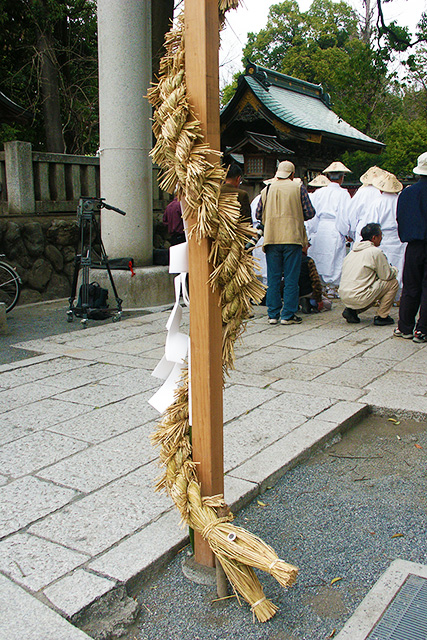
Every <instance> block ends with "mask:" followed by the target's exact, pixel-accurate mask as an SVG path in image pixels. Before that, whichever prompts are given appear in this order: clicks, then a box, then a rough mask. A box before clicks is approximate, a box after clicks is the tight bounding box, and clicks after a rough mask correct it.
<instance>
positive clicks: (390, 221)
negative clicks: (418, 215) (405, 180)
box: [361, 172, 406, 298]
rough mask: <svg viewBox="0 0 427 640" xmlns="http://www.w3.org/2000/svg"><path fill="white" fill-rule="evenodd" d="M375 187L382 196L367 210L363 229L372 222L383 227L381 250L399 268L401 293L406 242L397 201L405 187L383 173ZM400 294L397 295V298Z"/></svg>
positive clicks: (393, 177)
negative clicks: (399, 228)
mask: <svg viewBox="0 0 427 640" xmlns="http://www.w3.org/2000/svg"><path fill="white" fill-rule="evenodd" d="M373 186H374V187H375V188H376V189H378V190H379V192H380V195H379V197H378V198H376V199H375V200H374V201H373V202H372V203H371V205H370V206H369V207H368V208H367V209H366V211H365V214H364V217H363V218H362V220H361V223H362V227H363V226H365V225H366V224H369V223H371V222H375V223H377V224H379V225H380V226H381V230H382V234H383V236H382V241H381V249H382V251H383V253H384V254H385V255H386V257H387V260H388V261H389V263H390V264H391V265H393V266H394V267H397V270H398V275H397V279H398V282H399V292H400V290H401V289H402V273H403V265H404V262H405V250H406V242H401V241H400V238H399V235H398V232H397V220H396V210H397V200H398V197H399V193H400V192H401V191H402V189H403V185H402V183H401V182H399V180H398V179H397V178H396V176H395V175H393V174H392V173H387V172H383V175H382V176H378V177H376V178H374V179H373ZM398 297H399V293H398V294H397V298H398Z"/></svg>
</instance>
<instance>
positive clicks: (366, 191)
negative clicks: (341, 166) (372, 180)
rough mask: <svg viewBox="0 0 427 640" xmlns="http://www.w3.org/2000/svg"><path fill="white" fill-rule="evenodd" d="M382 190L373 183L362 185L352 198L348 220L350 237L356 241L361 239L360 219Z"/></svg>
mask: <svg viewBox="0 0 427 640" xmlns="http://www.w3.org/2000/svg"><path fill="white" fill-rule="evenodd" d="M379 195H380V192H379V191H378V189H377V188H376V187H374V186H373V185H371V184H368V185H366V186H362V187H360V188H359V189H358V190H357V191H356V193H355V194H354V196H353V197H352V199H351V203H350V208H349V210H348V222H349V225H350V237H351V238H353V240H354V241H355V242H359V241H360V240H361V237H360V230H361V229H362V227H361V226H360V221H361V220H362V219H364V217H365V212H366V209H367V208H368V207H370V206H371V204H372V202H373V201H374V200H376V198H378V196H379Z"/></svg>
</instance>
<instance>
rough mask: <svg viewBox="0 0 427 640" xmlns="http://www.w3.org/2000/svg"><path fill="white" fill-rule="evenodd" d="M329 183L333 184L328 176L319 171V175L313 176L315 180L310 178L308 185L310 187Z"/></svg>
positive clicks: (323, 185)
mask: <svg viewBox="0 0 427 640" xmlns="http://www.w3.org/2000/svg"><path fill="white" fill-rule="evenodd" d="M328 184H331V181H330V180H328V178H327V177H326V176H324V175H322V174H321V173H319V175H317V176H316V177H315V178H313V180H310V182H309V183H308V186H309V187H327V186H328Z"/></svg>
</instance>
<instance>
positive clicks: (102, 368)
mask: <svg viewBox="0 0 427 640" xmlns="http://www.w3.org/2000/svg"><path fill="white" fill-rule="evenodd" d="M341 310H342V306H340V303H339V302H337V303H334V305H333V310H332V311H330V312H325V313H321V314H318V315H313V316H310V317H304V320H303V323H302V324H301V325H290V326H286V327H284V326H280V325H279V326H273V327H272V326H270V325H268V323H267V319H266V313H265V308H263V307H259V308H255V318H254V319H253V320H252V321H250V323H249V324H248V328H247V331H246V332H245V334H244V335H243V337H242V339H241V340H240V341H239V343H238V345H237V347H236V352H237V361H236V369H235V370H234V371H232V372H230V375H229V376H228V377H227V381H226V387H225V391H224V422H225V426H224V441H225V447H224V460H225V478H224V483H225V498H226V500H227V502H228V503H229V504H230V505H231V506H232V508H234V509H239V508H240V507H241V506H243V505H244V504H246V503H247V502H248V501H250V500H251V499H252V498H253V497H254V496H256V495H257V494H259V493H261V492H263V490H264V489H265V487H266V486H267V485H269V484H271V483H273V482H274V481H275V479H277V478H278V477H280V475H282V474H283V473H284V472H285V470H286V469H287V468H289V467H290V466H292V465H294V464H296V463H297V461H298V460H299V459H302V458H303V457H306V456H308V455H310V452H311V451H312V450H313V449H314V448H316V447H318V446H321V445H322V443H325V442H327V441H328V440H330V439H331V438H333V437H334V436H336V435H338V434H339V432H340V431H342V430H343V429H345V428H348V427H349V426H350V425H351V424H353V422H354V421H355V420H358V419H359V418H360V416H361V415H363V413H364V412H366V411H367V410H368V406H374V407H375V408H376V409H377V410H379V411H384V412H388V413H393V414H398V413H399V412H406V413H409V414H410V415H415V416H417V417H419V418H420V419H421V418H423V417H425V414H426V413H427V382H426V378H425V358H426V354H427V351H426V350H425V345H417V344H415V343H413V342H412V341H408V340H397V339H396V338H393V337H392V334H391V329H390V328H388V327H374V326H373V325H372V318H373V315H374V312H372V314H371V315H369V312H368V313H367V314H363V316H362V318H363V319H362V322H361V323H360V325H349V324H347V323H345V322H344V321H343V319H342V318H341ZM392 313H393V314H394V315H396V313H397V310H393V312H392ZM168 317H169V314H168V313H165V312H164V311H156V312H154V313H151V314H148V315H144V316H141V317H133V318H131V319H128V320H123V321H122V322H121V323H116V324H104V325H102V326H99V327H97V326H96V324H91V326H90V327H89V328H87V329H86V330H84V331H83V330H82V331H81V332H80V331H73V332H71V333H64V334H62V335H59V336H58V335H57V336H53V337H52V338H46V339H44V340H33V341H30V342H26V343H25V345H24V344H23V345H22V346H23V347H24V348H25V349H26V350H27V351H30V350H33V351H34V352H36V353H37V354H38V355H35V356H34V357H32V358H29V359H27V360H23V361H21V362H15V363H12V364H10V365H1V366H0V573H1V574H3V575H0V590H1V585H2V584H3V585H5V584H6V585H12V588H13V589H17V590H18V591H17V592H16V593H21V592H20V591H19V589H20V587H18V586H17V585H22V586H24V587H25V588H26V589H28V590H29V591H30V592H31V593H32V594H33V596H29V595H28V594H26V593H25V597H26V598H31V599H32V600H34V602H35V603H36V605H37V606H41V607H42V608H44V610H46V611H48V612H49V609H48V608H47V607H46V604H40V603H39V602H37V600H36V598H39V599H40V600H41V601H42V602H44V603H46V602H50V603H51V604H52V606H54V607H56V608H57V609H59V610H61V611H62V612H63V614H64V615H66V616H73V615H75V614H77V613H78V612H79V611H80V610H81V609H82V608H84V607H86V606H88V605H89V604H91V602H93V601H94V600H95V599H97V598H99V597H103V595H104V594H109V593H110V592H113V591H114V590H115V589H118V588H119V587H120V585H123V584H126V583H127V582H129V583H130V584H134V583H135V581H137V580H140V579H142V578H146V577H147V576H149V575H150V574H151V573H152V572H153V571H155V570H156V568H158V567H159V566H160V565H161V563H164V562H166V561H167V560H168V559H169V558H170V557H171V554H173V553H174V552H176V550H177V549H178V548H180V547H181V546H182V545H184V544H186V542H187V539H188V538H187V531H186V530H185V529H181V528H179V526H178V520H179V518H178V516H177V514H176V513H175V512H174V511H173V510H172V505H171V501H170V499H169V498H168V497H167V496H165V495H163V494H158V493H155V492H154V490H153V487H154V484H155V481H156V478H158V477H159V475H160V473H161V472H160V469H159V467H158V465H157V456H158V452H157V451H156V450H155V449H153V448H152V447H151V444H150V441H149V436H150V434H151V433H152V432H153V431H154V430H155V428H156V423H157V422H158V419H159V416H158V414H157V412H156V411H155V410H154V409H153V408H152V407H151V406H150V405H149V404H148V400H149V398H150V397H151V395H153V393H154V392H155V391H156V390H157V389H158V388H159V386H160V385H161V381H159V380H158V379H156V378H154V377H153V376H152V375H151V372H152V371H153V369H154V367H155V366H156V365H157V364H158V361H159V359H160V356H161V354H162V353H163V347H164V343H165V338H166V330H165V325H166V322H167V319H168ZM186 325H188V311H187V310H186V309H184V313H183V323H182V326H181V330H184V326H186ZM15 346H16V345H15ZM4 576H6V577H4ZM1 580H3V581H4V580H6V583H4V582H3V583H1ZM12 581H13V582H12ZM14 583H16V584H15V586H14ZM18 599H19V598H18V596H17V600H16V601H17V602H18ZM49 613H52V614H53V612H49ZM53 615H54V616H56V615H57V614H53ZM64 623H65V621H64ZM0 624H1V622H0ZM41 627H43V625H42V623H41ZM71 629H72V630H73V631H74V628H71ZM76 632H77V633H79V634H80V632H78V631H77V630H76ZM10 637H11V638H12V640H14V636H13V635H11V636H10ZM16 637H20V640H21V637H22V635H21V636H16ZM49 637H50V636H49V635H43V634H42V635H41V636H40V638H43V640H48V639H49ZM52 637H53V636H52ZM76 637H86V636H85V635H84V634H83V635H81V634H80V635H79V636H76ZM32 638H33V636H32V635H31V633H30V634H29V635H28V640H32ZM34 638H38V636H34ZM57 638H61V640H62V639H63V638H64V640H66V638H68V636H67V635H65V632H64V635H60V634H57V635H56V636H55V640H57ZM70 638H72V639H73V640H74V636H70Z"/></svg>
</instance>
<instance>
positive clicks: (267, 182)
mask: <svg viewBox="0 0 427 640" xmlns="http://www.w3.org/2000/svg"><path fill="white" fill-rule="evenodd" d="M276 180H277V178H276V177H274V178H267V180H263V182H264V184H272V183H273V182H276Z"/></svg>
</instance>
